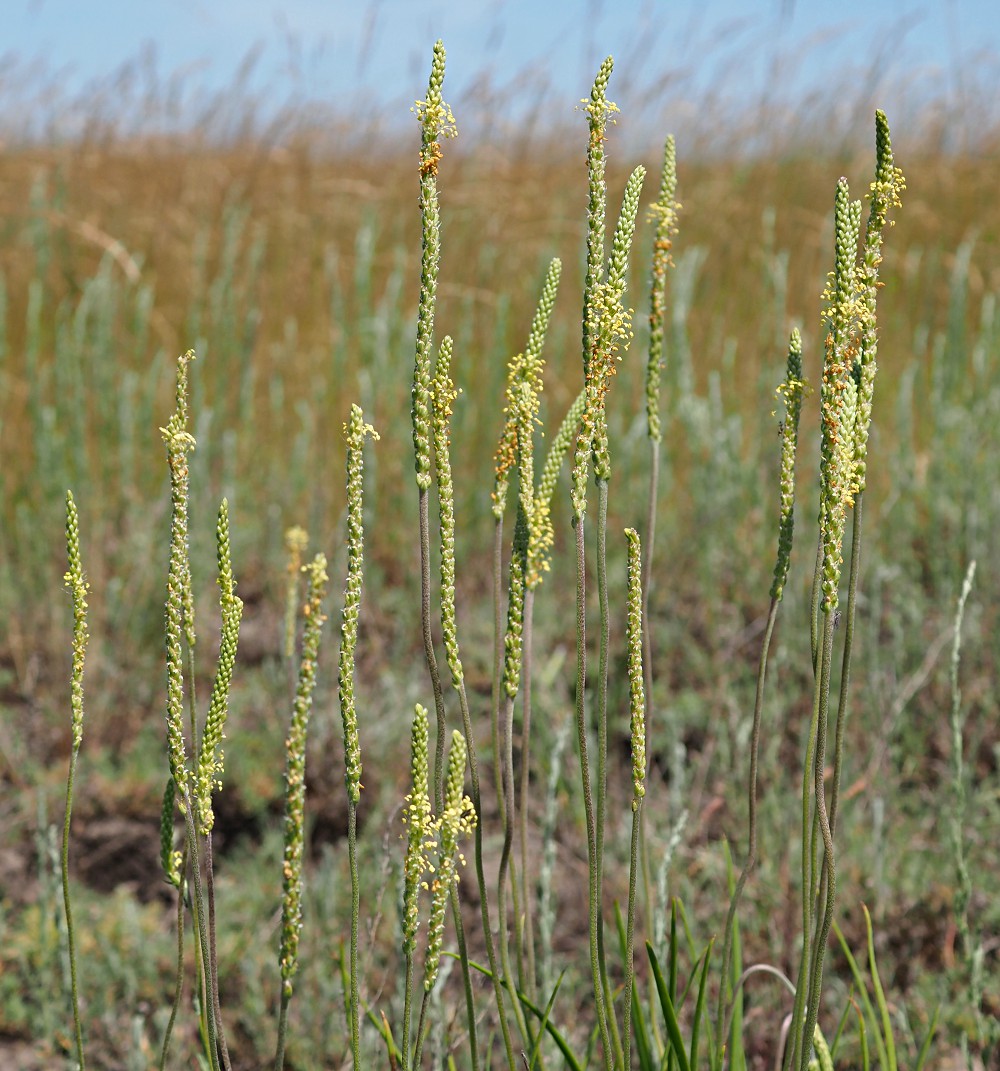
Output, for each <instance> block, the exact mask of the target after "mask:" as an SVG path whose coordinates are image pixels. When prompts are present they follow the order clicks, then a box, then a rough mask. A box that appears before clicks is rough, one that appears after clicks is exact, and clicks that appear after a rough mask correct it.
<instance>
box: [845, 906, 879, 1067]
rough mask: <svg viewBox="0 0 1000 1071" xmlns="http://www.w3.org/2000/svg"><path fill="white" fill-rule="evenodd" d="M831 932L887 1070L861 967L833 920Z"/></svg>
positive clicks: (876, 1020) (876, 1018)
mask: <svg viewBox="0 0 1000 1071" xmlns="http://www.w3.org/2000/svg"><path fill="white" fill-rule="evenodd" d="M833 932H834V933H835V934H836V935H837V940H838V941H839V942H840V947H841V949H842V950H843V953H844V956H845V958H846V959H847V965H848V966H849V967H850V968H851V974H852V975H853V976H854V981H855V984H856V985H857V987H858V999H859V1000H860V1001H861V1003H862V1005H863V1007H864V1010H865V1015H867V1016H868V1018H869V1020H870V1021H871V1024H872V1026H874V1027H875V1028H876V1030H875V1045H876V1047H877V1049H878V1056H879V1063H880V1064H881V1066H882V1067H883V1068H885V1069H886V1071H888V1067H889V1056H888V1053H887V1052H886V1048H885V1043H884V1042H883V1040H882V1034H881V1032H880V1031H879V1030H878V1029H877V1028H878V1016H876V1014H875V1008H874V1007H873V1005H872V1002H871V998H870V997H869V996H868V989H867V988H866V986H865V980H864V977H863V976H862V974H861V968H860V967H859V966H858V961H857V960H856V959H855V958H854V954H853V953H852V952H851V950H850V948H849V947H848V945H847V941H846V939H845V938H844V934H843V931H842V930H841V929H840V927H839V926H838V925H837V923H836V922H834V924H833ZM863 1035H864V1021H863V1020H862V1036H863ZM865 1047H866V1050H867V1041H866V1042H865ZM866 1066H867V1065H866Z"/></svg>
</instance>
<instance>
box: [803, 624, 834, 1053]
mask: <svg viewBox="0 0 1000 1071" xmlns="http://www.w3.org/2000/svg"><path fill="white" fill-rule="evenodd" d="M833 629H834V614H833V612H830V613H827V615H826V627H825V629H824V632H823V654H822V658H821V661H820V668H821V672H820V686H819V718H818V720H817V722H816V750H815V754H814V760H813V781H814V791H815V795H816V814H817V817H818V820H819V829H820V834H821V836H822V839H823V857H824V866H825V869H826V890H825V892H826V895H825V897H824V903H823V913H822V916H820V917H818V918H817V922H816V932H815V934H814V935H813V949H812V953H811V957H810V958H811V961H812V967H811V970H810V972H809V996H808V1003H807V1006H806V1016H805V1026H804V1028H803V1031H802V1038H801V1042H800V1048H799V1071H806V1068H807V1065H808V1063H809V1039H810V1038H812V1036H813V1031H814V1030H815V1029H816V1021H817V1019H818V1017H819V999H820V993H821V991H822V984H823V960H824V958H825V956H826V941H827V938H828V937H829V935H830V927H831V925H832V923H833V904H834V898H835V895H836V891H837V869H836V860H835V858H834V852H833V833H832V831H831V829H830V816H829V812H828V810H827V803H826V782H825V779H824V776H823V774H824V769H825V766H826V735H827V721H828V710H829V702H830V667H831V664H832V662H833Z"/></svg>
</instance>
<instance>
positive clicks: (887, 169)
mask: <svg viewBox="0 0 1000 1071" xmlns="http://www.w3.org/2000/svg"><path fill="white" fill-rule="evenodd" d="M905 189H906V182H905V179H904V178H903V172H902V171H901V170H900V169H899V168H898V167H896V166H895V164H894V162H893V156H892V142H891V141H890V138H889V122H888V120H887V119H886V117H885V112H881V111H878V112H876V113H875V181H874V182H873V183H872V185H871V192H870V195H869V197H870V210H869V214H868V224H867V226H866V228H865V249H864V256H863V258H862V263H861V266H860V268H859V270H858V274H859V281H860V286H861V288H862V291H863V293H862V298H863V301H864V303H865V306H866V317H865V320H864V326H863V330H862V334H861V354H860V362H859V363H860V370H861V374H860V381H859V383H858V411H857V417H856V419H855V425H854V493H855V494H856V495H857V494H860V493H861V492H862V491H863V490H864V489H865V481H866V478H867V472H868V430H869V427H870V426H871V419H872V399H873V397H874V394H875V373H876V371H877V363H876V354H877V351H878V331H877V323H876V318H875V301H876V298H877V296H878V289H879V286H880V285H881V284H880V283H879V280H878V270H879V266H880V265H881V263H882V235H883V231H884V230H885V227H886V222H887V219H888V215H889V210H890V209H891V208H900V207H901V206H902V203H903V202H902V199H901V194H902V193H903V191H904V190H905ZM888 223H889V226H892V221H891V220H888Z"/></svg>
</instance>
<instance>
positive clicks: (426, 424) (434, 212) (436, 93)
mask: <svg viewBox="0 0 1000 1071" xmlns="http://www.w3.org/2000/svg"><path fill="white" fill-rule="evenodd" d="M444 61H445V51H444V45H443V44H442V43H441V42H440V41H438V42H437V43H436V44H435V45H434V59H433V61H432V63H431V77H430V82H429V83H428V86H427V99H426V100H418V101H417V102H416V104H414V106H413V111H414V112H415V114H416V116H417V119H418V120H419V122H420V132H421V141H420V218H421V236H422V237H421V250H422V252H421V258H420V300H419V304H418V307H417V349H416V357H415V359H414V365H413V389H412V392H411V415H412V419H413V450H414V456H415V464H416V472H417V486H418V487H419V488H420V490H421V491H426V490H427V489H428V488H429V487H430V485H431V458H430V390H431V351H432V347H433V339H434V307H435V301H436V297H437V281H438V272H439V269H440V260H441V221H440V211H439V209H438V194H437V168H438V161H439V160H440V159H441V142H440V139H441V138H453V137H455V136H456V135H457V133H458V131H457V129H456V126H455V117H454V116H453V115H452V113H451V108H449V107H448V105H447V104H445V102H444V100H443V99H442V97H441V86H442V84H443V83H444Z"/></svg>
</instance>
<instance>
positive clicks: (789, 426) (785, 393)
mask: <svg viewBox="0 0 1000 1071" xmlns="http://www.w3.org/2000/svg"><path fill="white" fill-rule="evenodd" d="M808 389H809V388H808V387H807V385H806V382H805V380H804V379H803V378H802V335H801V334H800V333H799V329H798V328H797V327H796V328H795V329H794V330H793V331H792V335H791V338H790V339H789V341H788V365H787V369H786V372H785V381H784V382H783V383H782V384H781V385H780V386H779V387H778V389H777V391H776V392H775V393H776V394H778V395H779V396H780V397H781V398H782V399H783V400H784V403H785V419H784V421H783V422H782V424H781V480H780V488H781V490H780V500H781V513H780V517H779V519H778V557H777V561H776V562H775V566H774V581H773V583H772V584H771V598H772V599H780V598H781V596H782V593H783V592H784V589H785V580H786V579H787V578H788V566H789V562H790V560H791V554H792V536H793V534H794V529H795V454H796V450H797V449H798V441H799V417H800V416H801V414H802V399H803V397H804V396H805V393H806V391H807V390H808Z"/></svg>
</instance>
